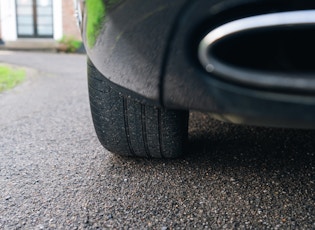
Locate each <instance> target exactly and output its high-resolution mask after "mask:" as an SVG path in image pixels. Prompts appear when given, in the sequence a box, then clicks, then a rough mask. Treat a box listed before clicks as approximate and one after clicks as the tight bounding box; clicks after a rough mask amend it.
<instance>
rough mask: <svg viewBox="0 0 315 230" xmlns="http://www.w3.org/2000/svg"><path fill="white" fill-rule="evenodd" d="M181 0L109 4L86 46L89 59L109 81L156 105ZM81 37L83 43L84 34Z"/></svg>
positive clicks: (129, 1) (134, 1)
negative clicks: (96, 33)
mask: <svg viewBox="0 0 315 230" xmlns="http://www.w3.org/2000/svg"><path fill="white" fill-rule="evenodd" d="M106 2H107V1H104V4H106ZM184 2H185V0H172V1H169V0H151V1H143V0H128V1H118V3H117V4H112V5H111V7H109V8H107V10H106V18H104V25H103V26H102V30H101V32H100V34H99V36H98V38H97V40H96V43H95V45H94V47H93V48H88V49H87V53H88V56H89V58H90V59H91V60H92V62H93V63H94V65H95V66H96V67H97V68H98V69H99V71H101V72H102V73H103V75H105V76H106V77H107V78H108V79H109V80H111V81H112V82H114V83H116V84H118V85H120V86H122V87H125V88H127V89H129V90H131V91H132V92H133V93H136V94H138V95H140V96H142V97H145V98H147V99H149V100H150V101H151V102H153V103H155V104H160V101H159V100H160V94H159V92H160V77H161V66H162V60H163V58H164V53H165V49H166V46H167V42H168V39H169V36H170V33H171V32H172V29H173V25H174V21H175V18H176V17H177V15H178V12H179V10H180V9H181V8H182V6H183V4H184ZM92 13H93V12H91V13H90V14H92ZM87 14H89V12H87ZM87 18H88V17H87ZM85 20H86V18H85ZM85 25H86V21H85ZM84 30H85V28H84ZM83 35H84V36H85V35H86V31H83ZM84 40H85V43H86V37H84Z"/></svg>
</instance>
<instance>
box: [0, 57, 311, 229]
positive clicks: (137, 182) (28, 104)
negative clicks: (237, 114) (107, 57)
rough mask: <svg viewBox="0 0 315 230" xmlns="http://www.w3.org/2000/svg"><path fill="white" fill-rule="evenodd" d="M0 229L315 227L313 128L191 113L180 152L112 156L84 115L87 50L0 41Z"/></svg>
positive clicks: (89, 120) (86, 101) (85, 107)
mask: <svg viewBox="0 0 315 230" xmlns="http://www.w3.org/2000/svg"><path fill="white" fill-rule="evenodd" d="M0 62H6V63H10V64H13V65H19V66H24V67H27V68H28V69H27V72H28V76H29V77H28V79H27V81H26V82H24V83H23V84H22V85H20V86H18V87H16V88H15V89H13V90H11V91H8V92H5V93H2V94H0V229H18V228H22V229H98V228H100V229H104V228H115V229H118V228H128V227H129V228H132V229H150V228H152V229H184V228H185V229H205V228H212V229H218V228H220V229H239V228H242V229H245V228H246V229H247V228H249V229H250V228H252V229H257V228H263V229H266V228H270V229H290V228H291V229H315V156H314V155H315V131H310V130H284V129H270V128H257V127H247V126H236V125H230V124H223V123H220V122H217V121H214V120H212V119H211V118H210V117H209V116H208V115H206V114H202V113H192V114H191V121H190V125H189V138H190V140H189V147H188V149H187V155H186V156H185V157H183V158H181V159H177V160H171V161H165V160H147V159H132V158H123V157H117V156H114V155H112V154H111V153H109V152H108V151H106V150H105V149H103V148H102V147H101V146H100V144H99V142H98V140H97V137H96V135H95V133H94V130H93V125H92V121H91V117H90V111H89V105H88V95H87V82H86V66H85V63H86V58H85V56H83V55H65V54H49V53H27V52H8V51H1V52H0Z"/></svg>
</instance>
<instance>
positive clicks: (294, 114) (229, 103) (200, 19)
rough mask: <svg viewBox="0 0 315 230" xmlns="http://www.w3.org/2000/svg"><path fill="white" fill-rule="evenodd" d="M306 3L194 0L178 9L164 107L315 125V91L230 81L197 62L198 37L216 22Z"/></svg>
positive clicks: (273, 122)
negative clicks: (272, 88)
mask: <svg viewBox="0 0 315 230" xmlns="http://www.w3.org/2000/svg"><path fill="white" fill-rule="evenodd" d="M310 5H312V6H314V3H310V2H307V1H301V0H299V1H283V0H280V1H279V0H278V1H276V0H272V1H268V0H234V1H222V0H200V1H194V2H192V3H191V4H190V6H187V8H186V9H185V12H182V15H181V20H180V21H179V25H178V27H177V31H176V35H175V36H174V39H173V40H172V41H171V45H170V50H169V55H168V62H167V66H166V70H165V72H166V74H165V76H164V82H163V86H164V87H163V102H164V106H165V107H168V108H175V109H187V110H201V111H208V112H212V113H214V114H218V117H220V118H221V119H222V120H227V121H232V122H234V123H244V124H253V125H266V126H279V127H299V128H315V116H314V114H315V97H314V94H315V92H313V94H312V95H303V94H302V95H296V94H291V93H290V92H287V93H285V92H272V91H268V90H264V91H263V90H259V89H255V88H247V87H244V86H241V85H237V84H231V83H228V82H224V81H221V80H218V78H217V77H216V76H214V75H211V74H210V73H207V72H206V71H205V70H204V69H203V68H202V67H201V65H200V64H199V62H198V61H196V60H197V45H198V44H199V41H200V40H201V39H202V37H203V36H204V35H205V34H206V33H207V32H209V31H210V30H211V29H212V28H214V27H215V26H217V25H220V24H223V23H224V22H226V21H229V20H233V19H237V18H239V17H244V16H249V15H253V14H260V13H265V12H274V11H280V10H282V11H283V10H296V9H303V8H304V7H309V6H310ZM229 10H231V11H229ZM224 12H228V13H224ZM234 12H235V13H234Z"/></svg>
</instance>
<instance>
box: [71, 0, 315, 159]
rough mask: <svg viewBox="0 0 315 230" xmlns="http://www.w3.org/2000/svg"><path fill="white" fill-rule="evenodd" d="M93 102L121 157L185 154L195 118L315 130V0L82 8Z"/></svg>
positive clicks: (92, 0)
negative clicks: (206, 114) (195, 115)
mask: <svg viewBox="0 0 315 230" xmlns="http://www.w3.org/2000/svg"><path fill="white" fill-rule="evenodd" d="M76 5H77V11H78V19H79V22H80V25H81V29H82V35H83V40H84V43H85V47H86V50H87V55H88V83H89V95H90V105H91V111H92V117H93V121H94V126H95V130H96V132H97V135H98V138H99V140H100V142H101V143H102V144H103V145H104V146H105V148H107V149H108V150H110V151H111V152H113V153H117V154H121V155H127V156H141V157H153V158H161V157H162V158H173V157H177V156H179V155H180V154H182V153H183V152H184V146H185V143H186V139H187V132H188V131H187V127H188V125H187V124H188V118H189V111H191V110H198V111H204V112H209V113H211V114H212V115H213V117H215V118H218V119H220V120H223V121H227V122H233V123H237V124H247V125H259V126H272V127H285V128H314V127H315V56H314V54H315V1H310V0H172V1H170V0H150V1H148V0H147V1H145V0H86V1H76Z"/></svg>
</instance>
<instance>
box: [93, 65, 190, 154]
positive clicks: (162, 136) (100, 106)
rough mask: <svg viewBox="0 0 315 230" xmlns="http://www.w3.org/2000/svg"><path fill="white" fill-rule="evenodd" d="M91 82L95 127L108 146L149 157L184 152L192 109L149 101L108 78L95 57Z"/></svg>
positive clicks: (119, 152) (112, 149) (102, 140)
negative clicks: (164, 106)
mask: <svg viewBox="0 0 315 230" xmlns="http://www.w3.org/2000/svg"><path fill="white" fill-rule="evenodd" d="M88 86H89V98H90V107H91V113H92V118H93V123H94V127H95V130H96V133H97V136H98V139H99V140H100V142H101V144H102V145H103V146H104V147H105V148H106V149H108V150H109V151H111V152H112V153H115V154H119V155H124V156H137V157H149V158H175V157H178V156H180V155H181V154H182V153H183V151H184V145H185V143H186V140H187V133H188V111H180V110H167V109H164V108H161V107H157V106H154V105H151V104H148V103H145V102H144V101H143V100H141V97H140V98H139V97H138V96H136V95H132V93H130V92H129V91H128V90H126V89H123V88H122V87H120V86H118V85H116V84H114V83H112V82H111V81H109V80H108V79H106V78H105V77H104V76H103V75H102V74H101V73H100V72H99V71H98V70H97V69H96V68H95V66H94V65H93V64H92V62H91V61H88ZM139 99H140V100H139Z"/></svg>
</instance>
